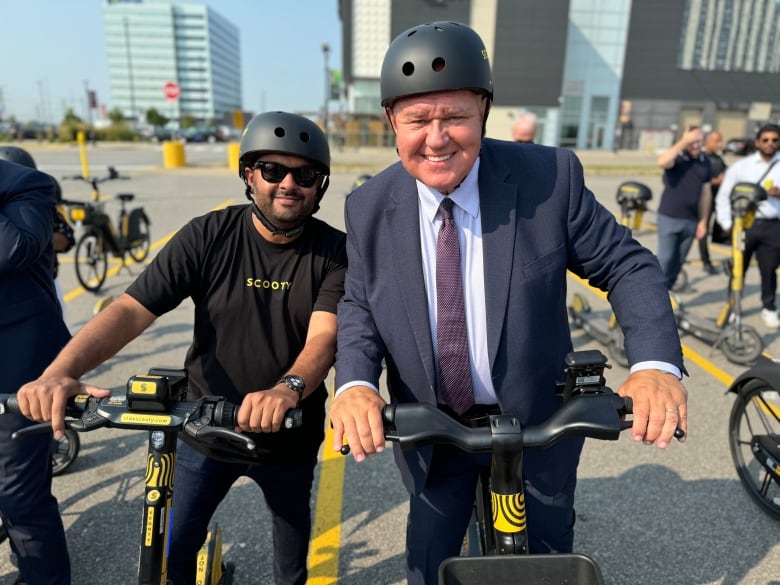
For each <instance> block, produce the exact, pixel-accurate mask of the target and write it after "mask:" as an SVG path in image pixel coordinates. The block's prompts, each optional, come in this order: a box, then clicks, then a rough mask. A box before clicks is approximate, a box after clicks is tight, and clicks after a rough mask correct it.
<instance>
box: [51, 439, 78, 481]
mask: <svg viewBox="0 0 780 585" xmlns="http://www.w3.org/2000/svg"><path fill="white" fill-rule="evenodd" d="M80 449H81V440H80V439H79V434H78V433H77V432H76V431H74V430H73V429H65V436H64V437H63V438H62V439H61V440H59V441H58V440H57V439H55V438H54V437H52V439H51V473H52V475H59V474H61V473H62V472H63V471H65V470H66V469H67V468H68V467H70V466H71V465H73V462H74V461H75V460H76V457H78V454H79V450H80Z"/></svg>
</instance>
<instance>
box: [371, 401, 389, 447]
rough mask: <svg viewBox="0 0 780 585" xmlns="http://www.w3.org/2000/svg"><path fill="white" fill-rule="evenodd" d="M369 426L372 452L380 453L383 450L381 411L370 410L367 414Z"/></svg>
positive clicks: (383, 426) (383, 432) (383, 436)
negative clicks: (372, 446)
mask: <svg viewBox="0 0 780 585" xmlns="http://www.w3.org/2000/svg"><path fill="white" fill-rule="evenodd" d="M368 420H369V426H370V427H371V439H372V442H373V445H374V450H375V451H376V452H377V453H381V452H382V451H384V450H385V425H384V421H383V420H382V409H381V408H376V409H372V410H370V411H369V413H368Z"/></svg>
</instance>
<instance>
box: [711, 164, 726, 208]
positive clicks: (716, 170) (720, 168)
mask: <svg viewBox="0 0 780 585" xmlns="http://www.w3.org/2000/svg"><path fill="white" fill-rule="evenodd" d="M707 158H708V159H709V161H710V175H711V176H712V178H713V179H714V178H715V177H717V176H718V175H720V174H721V173H725V172H726V161H724V160H723V157H722V156H720V155H719V154H718V153H715V152H713V153H712V154H710V153H707ZM719 188H720V185H713V186H712V209H713V210H714V209H715V195H717V194H718V189H719Z"/></svg>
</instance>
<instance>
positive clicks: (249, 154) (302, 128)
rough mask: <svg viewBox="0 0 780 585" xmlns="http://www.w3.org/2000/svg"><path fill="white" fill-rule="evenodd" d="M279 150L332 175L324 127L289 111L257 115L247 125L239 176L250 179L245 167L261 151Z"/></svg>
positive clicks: (240, 148) (242, 139)
mask: <svg viewBox="0 0 780 585" xmlns="http://www.w3.org/2000/svg"><path fill="white" fill-rule="evenodd" d="M263 152H278V153H281V154H292V155H295V156H302V157H304V158H307V159H309V160H310V161H312V162H314V163H317V164H318V165H319V166H320V167H322V170H323V171H324V173H325V174H326V175H330V148H329V147H328V139H327V138H326V137H325V134H324V133H323V131H322V130H320V127H319V126H317V124H315V123H314V122H312V121H311V120H309V119H308V118H304V117H303V116H298V115H296V114H288V113H287V112H265V113H262V114H257V115H256V116H255V117H254V118H252V119H251V120H250V121H249V124H247V125H246V128H245V129H244V133H243V135H242V136H241V145H240V146H239V152H238V176H239V177H241V178H242V179H243V180H244V181H245V182H246V177H245V176H244V169H245V168H246V167H248V166H251V165H252V163H253V162H254V159H256V158H257V157H258V156H259V155H260V154H261V153H263Z"/></svg>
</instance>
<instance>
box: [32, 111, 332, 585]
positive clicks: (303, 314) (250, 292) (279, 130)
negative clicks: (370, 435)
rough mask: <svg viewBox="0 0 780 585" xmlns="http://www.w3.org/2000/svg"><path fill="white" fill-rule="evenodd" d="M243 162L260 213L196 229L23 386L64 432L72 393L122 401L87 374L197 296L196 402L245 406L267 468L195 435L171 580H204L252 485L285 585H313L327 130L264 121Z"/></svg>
mask: <svg viewBox="0 0 780 585" xmlns="http://www.w3.org/2000/svg"><path fill="white" fill-rule="evenodd" d="M238 163H239V164H238V167H239V173H238V174H239V177H240V178H241V180H242V181H243V183H244V186H245V194H246V197H247V199H249V201H250V203H249V204H248V205H237V206H232V207H228V208H227V209H224V210H220V211H215V212H211V213H208V214H206V215H204V216H201V217H197V218H195V219H193V220H191V221H190V222H189V223H187V224H186V225H185V226H184V227H183V228H182V229H181V230H179V231H178V232H177V233H176V235H175V236H174V237H173V239H171V241H170V242H169V243H168V244H166V246H165V247H164V248H163V249H162V251H161V252H160V253H159V254H158V255H157V256H156V257H155V258H154V260H153V261H152V263H151V264H150V265H149V266H148V267H147V268H146V269H145V270H144V272H143V273H141V275H140V276H139V277H138V278H137V279H136V281H135V282H133V283H132V284H131V285H130V287H129V288H128V289H127V291H126V292H125V293H124V294H123V295H122V296H120V297H119V298H118V299H116V300H115V301H113V302H112V303H111V304H109V305H108V306H107V307H106V308H105V309H103V310H102V311H101V312H100V313H98V314H97V316H95V317H93V318H92V319H91V320H90V321H89V322H88V323H87V324H86V325H85V326H84V327H83V328H82V329H81V330H80V331H79V332H78V333H77V334H76V336H75V337H74V338H73V341H72V342H71V343H70V344H68V345H67V346H66V347H65V349H64V350H63V351H62V352H61V353H60V355H59V356H58V357H57V359H56V360H55V361H54V362H52V363H51V364H50V365H49V367H48V368H46V370H45V371H44V373H43V374H42V375H41V376H40V378H39V379H38V380H36V381H34V382H31V383H29V384H26V385H25V386H23V387H22V388H21V389H20V390H19V404H20V407H21V409H22V412H23V413H24V414H25V415H27V416H29V417H31V418H33V419H35V420H45V419H48V418H51V420H52V427H53V429H54V430H55V432H57V431H62V429H63V414H64V406H65V403H66V400H67V398H68V397H70V396H73V395H75V394H78V393H80V392H84V391H85V390H86V391H88V392H90V393H91V394H93V395H94V396H106V395H108V391H106V390H102V389H99V388H95V387H93V386H89V385H86V384H82V383H80V382H79V378H81V377H82V376H84V375H85V374H86V373H87V372H89V371H90V370H92V369H94V368H95V367H97V366H98V365H100V364H101V363H102V362H104V361H105V360H107V359H108V358H110V357H111V356H113V355H114V354H115V353H116V352H118V351H119V350H120V349H121V348H123V347H124V346H125V345H126V344H127V343H129V342H130V341H131V340H132V339H134V338H136V337H137V336H138V335H140V334H141V333H142V332H143V331H144V330H145V329H146V328H147V327H149V326H150V325H151V324H152V323H153V322H154V321H155V319H157V317H159V316H161V315H163V314H164V313H166V312H168V311H170V310H172V309H174V308H175V307H177V306H178V305H179V304H180V303H181V302H182V301H184V300H185V299H187V298H190V299H191V300H192V301H193V303H194V306H195V321H194V332H193V342H192V345H191V346H190V349H189V351H188V352H187V357H186V360H185V367H186V369H187V374H188V382H189V393H190V395H189V398H190V399H197V398H200V397H201V396H210V395H221V396H225V398H227V399H228V400H229V401H231V402H233V403H236V404H240V405H241V407H240V409H239V411H238V419H237V420H238V427H239V429H240V430H241V431H243V432H246V433H251V436H252V439H253V440H254V441H255V443H256V445H257V447H256V450H257V452H258V463H257V464H252V465H247V464H236V463H226V462H223V461H220V460H218V459H217V458H216V457H211V456H210V455H213V453H210V452H209V451H208V450H207V449H205V448H204V447H201V446H199V445H198V444H197V443H192V444H190V443H188V442H186V435H182V436H181V437H182V438H183V439H185V441H182V440H180V443H179V446H178V451H177V459H176V489H175V490H174V493H173V509H174V513H173V516H172V518H173V519H172V522H171V530H170V534H169V537H170V546H169V555H168V579H169V582H170V583H173V585H182V584H184V585H192V583H194V581H195V568H196V565H195V562H196V556H197V552H198V549H199V548H200V546H201V545H202V544H203V541H204V540H205V538H206V533H207V530H208V524H209V521H210V519H211V516H212V514H213V513H214V511H215V510H216V509H217V507H218V506H219V504H220V502H221V501H222V500H223V498H224V497H225V496H226V495H227V493H228V491H229V490H230V488H231V486H232V485H233V484H234V482H236V481H237V480H238V479H239V478H240V477H242V476H247V477H249V478H251V479H252V480H253V481H254V482H255V483H256V484H257V485H258V486H259V487H260V488H261V490H262V492H263V495H264V496H265V501H266V503H267V505H268V507H269V509H270V511H271V517H272V526H271V529H272V533H273V542H274V558H273V573H274V583H275V584H276V585H304V584H305V583H306V578H307V568H306V557H307V554H308V548H309V538H310V533H311V509H310V497H311V486H312V482H313V479H314V468H315V465H316V463H317V453H318V451H319V447H320V445H321V443H322V440H323V438H324V430H325V429H324V423H325V401H326V399H327V395H328V393H327V390H326V389H325V385H324V383H323V381H324V379H325V376H326V375H327V373H328V371H329V370H330V368H331V366H332V364H333V360H334V354H335V351H336V308H337V304H338V301H339V299H340V298H341V296H342V294H343V290H344V272H345V270H346V254H345V250H344V245H345V235H344V233H343V232H341V231H339V230H337V229H335V228H333V227H331V226H330V225H328V224H327V223H325V222H324V221H321V220H318V219H316V218H314V217H312V216H313V214H314V213H315V212H316V211H317V210H318V209H319V204H320V201H321V200H322V197H323V196H324V195H325V191H326V190H327V188H328V184H329V175H330V150H329V148H328V142H327V138H326V137H325V134H324V133H323V132H322V130H320V129H319V127H318V126H317V125H316V124H315V123H314V122H312V121H311V120H308V119H307V118H304V117H302V116H298V115H294V114H289V113H286V112H266V113H263V114H258V115H257V116H255V117H254V118H253V119H252V120H251V121H250V122H249V124H248V125H247V127H246V129H245V130H244V135H243V137H242V139H241V144H240V146H239V160H238ZM296 406H300V407H301V409H302V410H303V426H302V427H301V428H298V429H291V430H282V431H280V427H281V424H282V420H283V417H284V414H285V412H286V411H287V410H289V409H291V408H294V407H296ZM277 431H279V432H277Z"/></svg>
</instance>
